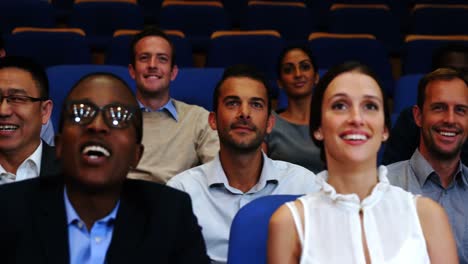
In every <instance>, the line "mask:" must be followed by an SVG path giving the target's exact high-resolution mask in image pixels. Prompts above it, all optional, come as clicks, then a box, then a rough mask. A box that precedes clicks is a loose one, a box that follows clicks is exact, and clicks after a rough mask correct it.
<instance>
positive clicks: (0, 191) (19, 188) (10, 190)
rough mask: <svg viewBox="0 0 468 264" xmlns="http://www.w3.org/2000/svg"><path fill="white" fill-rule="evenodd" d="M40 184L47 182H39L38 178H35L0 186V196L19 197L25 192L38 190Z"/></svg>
mask: <svg viewBox="0 0 468 264" xmlns="http://www.w3.org/2000/svg"><path fill="white" fill-rule="evenodd" d="M41 182H47V180H41V179H40V178H39V177H36V178H33V179H28V180H24V181H17V182H13V183H7V184H2V185H0V195H5V194H7V195H14V194H17V195H21V194H22V192H23V191H25V190H28V189H34V188H39V186H40V185H41V184H43V183H41ZM23 194H24V193H23Z"/></svg>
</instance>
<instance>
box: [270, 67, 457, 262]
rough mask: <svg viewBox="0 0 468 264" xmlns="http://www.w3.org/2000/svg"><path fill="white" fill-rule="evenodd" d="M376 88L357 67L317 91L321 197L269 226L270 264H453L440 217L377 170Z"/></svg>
mask: <svg viewBox="0 0 468 264" xmlns="http://www.w3.org/2000/svg"><path fill="white" fill-rule="evenodd" d="M381 87H382V86H381V85H380V84H379V82H378V80H377V78H376V77H375V75H374V74H373V73H372V71H371V70H370V69H369V68H368V67H366V66H364V65H362V64H360V63H358V62H348V63H344V64H341V65H338V66H336V67H334V68H332V69H330V71H329V72H328V73H327V74H325V76H324V77H323V78H322V79H321V80H320V82H319V84H318V85H317V87H316V88H315V93H314V97H313V100H312V105H311V121H310V131H311V134H312V135H313V137H312V138H313V140H314V142H315V143H316V144H317V145H318V146H319V147H320V148H321V153H322V157H323V159H324V160H325V161H326V164H327V170H326V171H323V172H321V173H320V174H318V175H317V178H318V184H319V185H320V186H321V190H320V191H319V192H317V193H315V194H309V195H306V196H303V197H301V198H299V199H298V200H296V201H294V202H291V203H287V204H286V205H284V206H282V207H281V208H280V209H279V210H278V211H277V212H275V214H274V215H273V216H272V219H271V220H270V227H269V240H268V263H270V264H274V263H458V257H457V252H456V246H455V241H454V238H453V235H452V232H451V228H450V225H449V223H448V219H447V216H446V214H445V211H444V210H443V209H442V208H441V207H440V206H439V205H438V204H437V203H435V202H433V201H432V200H430V199H429V198H423V197H419V196H414V195H412V194H411V193H409V192H406V191H404V190H403V189H400V188H398V187H395V186H391V185H390V184H389V182H388V179H387V177H386V174H387V169H386V167H385V166H380V167H377V166H376V164H377V152H378V150H379V147H380V145H381V143H382V142H383V141H385V140H386V139H387V138H388V128H389V127H390V119H389V111H388V107H387V104H386V100H385V96H384V93H383V91H382V88H381Z"/></svg>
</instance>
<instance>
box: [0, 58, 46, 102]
mask: <svg viewBox="0 0 468 264" xmlns="http://www.w3.org/2000/svg"><path fill="white" fill-rule="evenodd" d="M5 68H17V69H20V70H23V71H27V72H29V73H30V74H31V76H32V79H33V80H34V82H35V83H36V85H37V87H38V89H39V96H40V97H41V98H42V99H44V100H46V99H49V79H48V78H47V73H46V71H45V69H44V67H42V65H40V64H39V63H37V62H35V61H34V60H33V59H31V58H28V57H21V56H6V57H4V58H2V59H1V60H0V69H5Z"/></svg>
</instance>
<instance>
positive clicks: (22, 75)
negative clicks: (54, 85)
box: [0, 56, 59, 184]
mask: <svg viewBox="0 0 468 264" xmlns="http://www.w3.org/2000/svg"><path fill="white" fill-rule="evenodd" d="M51 112H52V101H51V100H50V99H49V83H48V80H47V75H46V73H45V71H44V69H43V68H42V67H41V66H40V65H38V64H36V63H35V62H33V61H32V60H30V59H28V58H22V57H14V56H11V57H5V58H3V59H2V60H0V184H4V183H10V182H14V181H20V180H25V179H29V178H34V177H37V176H39V175H49V174H55V173H57V171H58V170H59V166H58V161H57V160H56V158H55V150H54V149H53V147H50V146H49V145H47V144H46V143H45V142H43V141H42V140H41V138H40V133H41V127H42V125H43V124H46V123H47V121H48V120H49V117H50V114H51Z"/></svg>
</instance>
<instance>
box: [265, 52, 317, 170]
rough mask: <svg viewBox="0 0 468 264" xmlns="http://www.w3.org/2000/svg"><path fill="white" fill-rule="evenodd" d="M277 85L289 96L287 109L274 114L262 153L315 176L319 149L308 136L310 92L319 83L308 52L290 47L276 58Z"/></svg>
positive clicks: (314, 66) (313, 63)
mask: <svg viewBox="0 0 468 264" xmlns="http://www.w3.org/2000/svg"><path fill="white" fill-rule="evenodd" d="M277 72H278V76H279V79H278V85H279V87H280V88H281V89H283V91H284V92H285V93H286V95H287V97H288V106H287V108H286V109H284V110H283V111H281V112H278V113H273V115H274V116H275V120H276V121H275V126H274V127H273V130H272V131H271V133H270V134H269V135H268V136H267V137H266V138H265V142H264V144H263V150H264V151H265V153H266V154H267V155H268V156H269V157H270V158H272V159H275V160H284V161H288V162H291V163H294V164H297V165H300V166H303V167H305V168H307V169H309V170H311V171H313V172H314V173H318V172H320V171H322V170H323V169H324V166H323V163H322V162H321V160H320V150H319V148H318V147H317V146H316V145H315V144H314V142H313V141H312V140H311V138H310V134H309V119H310V118H309V115H310V103H311V100H312V92H313V89H314V87H315V85H316V84H317V82H318V80H319V76H318V72H317V67H316V65H315V62H314V59H313V57H312V54H311V52H310V50H309V49H308V48H307V47H305V46H290V47H288V48H286V49H284V50H283V52H282V53H281V54H280V56H279V60H278V66H277Z"/></svg>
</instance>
